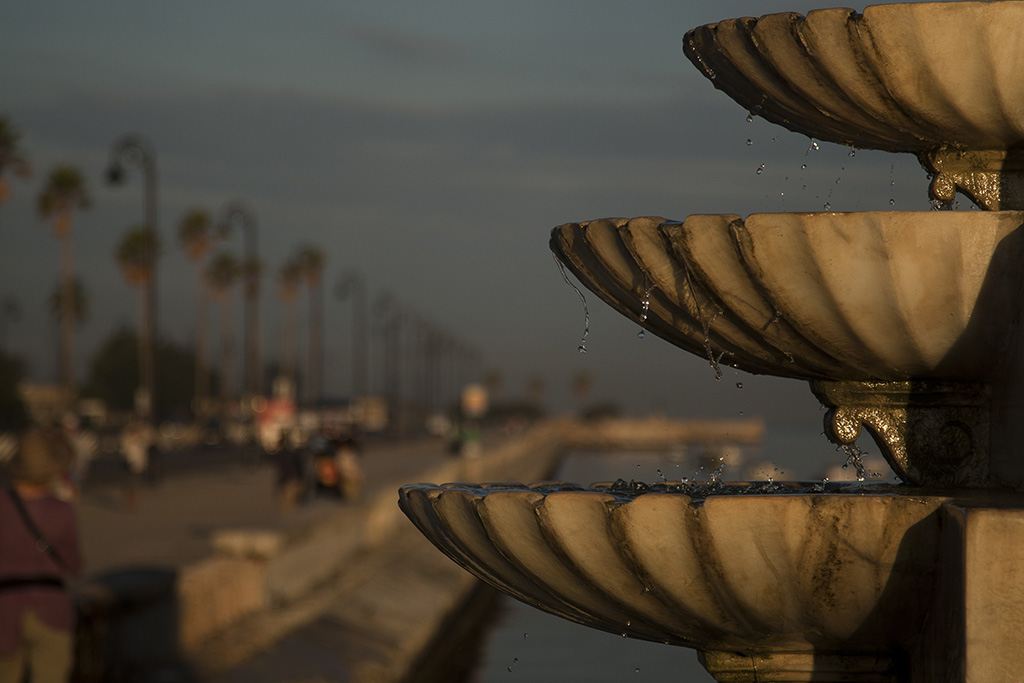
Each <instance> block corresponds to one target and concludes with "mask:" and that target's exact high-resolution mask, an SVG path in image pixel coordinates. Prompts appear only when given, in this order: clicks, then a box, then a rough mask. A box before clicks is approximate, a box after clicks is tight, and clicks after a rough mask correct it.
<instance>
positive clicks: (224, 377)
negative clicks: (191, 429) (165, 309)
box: [206, 251, 241, 408]
mask: <svg viewBox="0 0 1024 683" xmlns="http://www.w3.org/2000/svg"><path fill="white" fill-rule="evenodd" d="M240 274H241V266H240V265H239V263H238V259H236V258H235V256H234V254H232V253H231V252H227V251H222V252H220V253H219V254H217V255H216V256H214V257H213V259H212V260H211V261H210V265H209V266H208V267H207V268H206V284H207V285H208V286H209V287H210V292H211V293H212V295H213V298H214V299H216V300H217V301H218V302H219V307H220V352H221V356H220V380H221V386H220V395H221V399H222V402H223V404H224V406H223V407H225V408H226V407H227V406H228V404H229V402H230V401H231V399H232V396H233V394H234V389H235V338H234V306H233V305H232V304H233V303H234V300H233V297H232V296H231V288H232V287H233V286H234V284H235V281H236V280H237V279H238V277H239V275H240Z"/></svg>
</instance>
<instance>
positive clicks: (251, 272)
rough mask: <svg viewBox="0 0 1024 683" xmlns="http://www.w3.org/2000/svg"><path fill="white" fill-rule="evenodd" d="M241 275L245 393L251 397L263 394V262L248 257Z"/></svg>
mask: <svg viewBox="0 0 1024 683" xmlns="http://www.w3.org/2000/svg"><path fill="white" fill-rule="evenodd" d="M239 275H240V276H241V278H242V282H243V283H244V290H245V291H244V297H245V306H246V315H245V391H246V393H247V394H250V395H257V394H262V393H263V381H262V379H263V360H262V359H263V353H262V350H261V348H260V346H261V340H260V319H259V306H258V302H259V298H260V278H261V277H262V276H263V262H262V261H260V259H259V258H258V257H256V256H247V257H246V258H244V259H243V260H242V262H241V263H240V264H239Z"/></svg>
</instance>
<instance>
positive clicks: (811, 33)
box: [684, 1, 1024, 153]
mask: <svg viewBox="0 0 1024 683" xmlns="http://www.w3.org/2000/svg"><path fill="white" fill-rule="evenodd" d="M684 51H685V53H686V55H687V56H688V57H689V58H690V60H691V61H693V62H694V64H696V65H697V67H698V68H699V69H701V70H702V71H703V73H704V74H705V75H706V76H707V77H708V78H710V79H712V80H713V82H714V84H715V87H717V88H719V89H720V90H722V91H724V92H725V93H726V94H728V95H729V96H730V97H732V98H733V99H734V100H736V101H737V102H739V103H740V104H741V105H742V106H743V107H745V108H746V109H747V110H748V111H750V112H752V113H754V114H757V115H760V116H763V117H764V118H766V119H768V120H769V121H772V122H774V123H777V124H779V125H782V126H784V127H786V128H788V129H790V130H792V131H796V132H799V133H804V134H806V135H809V136H811V137H815V138H818V139H821V140H829V141H831V142H837V143H840V144H844V145H852V146H855V147H861V148H871V149H882V150H888V151H894V152H915V153H922V152H927V151H929V150H935V149H937V148H940V147H954V148H957V149H961V150H963V149H970V150H1008V149H1011V148H1013V147H1014V146H1016V145H1018V144H1019V143H1021V142H1022V141H1024V79H1022V78H1021V77H1020V74H1021V73H1022V72H1024V2H1016V1H1003V2H921V3H905V4H893V5H876V6H872V7H868V8H866V9H865V10H864V13H863V14H858V13H856V12H854V11H853V10H851V9H846V8H835V9H822V10H815V11H811V12H808V13H807V16H802V15H800V14H796V13H793V12H788V13H782V14H771V15H767V16H763V17H761V18H760V19H754V18H750V17H746V18H741V19H729V20H725V21H720V22H718V23H714V24H708V25H706V26H701V27H699V28H695V29H693V30H691V31H689V32H688V33H687V34H686V37H685V39H684Z"/></svg>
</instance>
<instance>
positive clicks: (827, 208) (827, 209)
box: [825, 202, 832, 211]
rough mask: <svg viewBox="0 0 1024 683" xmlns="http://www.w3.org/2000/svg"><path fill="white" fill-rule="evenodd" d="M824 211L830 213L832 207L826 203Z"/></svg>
mask: <svg viewBox="0 0 1024 683" xmlns="http://www.w3.org/2000/svg"><path fill="white" fill-rule="evenodd" d="M825 210H826V211H831V210H832V205H831V204H830V203H828V202H825Z"/></svg>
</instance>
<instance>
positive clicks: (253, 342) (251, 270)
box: [220, 201, 263, 397]
mask: <svg viewBox="0 0 1024 683" xmlns="http://www.w3.org/2000/svg"><path fill="white" fill-rule="evenodd" d="M223 216H224V217H223V219H222V220H221V223H220V225H221V229H222V230H223V231H224V232H230V231H231V229H232V227H233V226H236V225H237V226H239V228H240V229H241V231H242V240H243V244H244V250H245V259H244V260H243V262H242V280H243V283H244V287H245V354H244V358H245V392H246V394H248V395H249V396H250V397H252V396H259V395H261V394H262V393H263V354H262V343H261V336H262V335H261V334H260V308H259V297H260V274H261V270H262V265H261V264H260V260H259V248H258V245H257V242H256V239H257V236H256V218H255V216H253V213H252V212H251V211H250V210H248V209H247V208H246V207H245V206H244V205H243V204H242V203H241V202H238V201H232V202H230V203H229V204H228V205H227V206H226V207H224V214H223Z"/></svg>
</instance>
